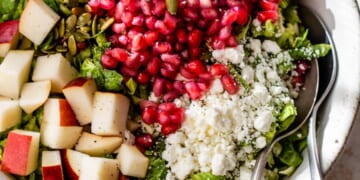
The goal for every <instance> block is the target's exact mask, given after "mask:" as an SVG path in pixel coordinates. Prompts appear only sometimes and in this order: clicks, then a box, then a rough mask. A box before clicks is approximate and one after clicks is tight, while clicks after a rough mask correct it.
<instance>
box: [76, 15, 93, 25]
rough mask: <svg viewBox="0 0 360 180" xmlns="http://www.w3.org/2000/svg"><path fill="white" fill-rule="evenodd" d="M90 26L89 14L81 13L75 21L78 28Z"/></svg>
mask: <svg viewBox="0 0 360 180" xmlns="http://www.w3.org/2000/svg"><path fill="white" fill-rule="evenodd" d="M90 24H91V14H90V13H82V14H81V15H80V16H79V18H78V21H77V25H78V26H80V27H81V26H85V25H90Z"/></svg>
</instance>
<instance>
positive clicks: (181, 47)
mask: <svg viewBox="0 0 360 180" xmlns="http://www.w3.org/2000/svg"><path fill="white" fill-rule="evenodd" d="M184 48H185V45H184V44H183V43H180V42H176V44H175V51H176V52H181V51H182V50H184Z"/></svg>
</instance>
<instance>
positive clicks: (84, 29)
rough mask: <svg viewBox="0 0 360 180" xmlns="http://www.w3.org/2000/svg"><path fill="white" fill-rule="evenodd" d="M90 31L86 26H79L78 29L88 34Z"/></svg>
mask: <svg viewBox="0 0 360 180" xmlns="http://www.w3.org/2000/svg"><path fill="white" fill-rule="evenodd" d="M90 30H91V29H90V27H88V26H81V27H80V31H82V32H86V33H87V32H89V31H90Z"/></svg>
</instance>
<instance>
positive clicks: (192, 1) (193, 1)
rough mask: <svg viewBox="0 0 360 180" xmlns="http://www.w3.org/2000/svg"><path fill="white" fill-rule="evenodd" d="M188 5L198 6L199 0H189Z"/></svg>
mask: <svg viewBox="0 0 360 180" xmlns="http://www.w3.org/2000/svg"><path fill="white" fill-rule="evenodd" d="M187 5H188V6H189V7H193V8H198V7H199V5H200V2H199V0H187Z"/></svg>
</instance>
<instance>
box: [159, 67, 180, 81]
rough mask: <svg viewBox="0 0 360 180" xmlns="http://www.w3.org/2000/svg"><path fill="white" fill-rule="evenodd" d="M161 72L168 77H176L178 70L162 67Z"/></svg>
mask: <svg viewBox="0 0 360 180" xmlns="http://www.w3.org/2000/svg"><path fill="white" fill-rule="evenodd" d="M160 74H161V75H162V76H164V77H166V78H168V79H175V77H176V75H177V72H176V71H172V70H169V69H167V68H161V69H160Z"/></svg>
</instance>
